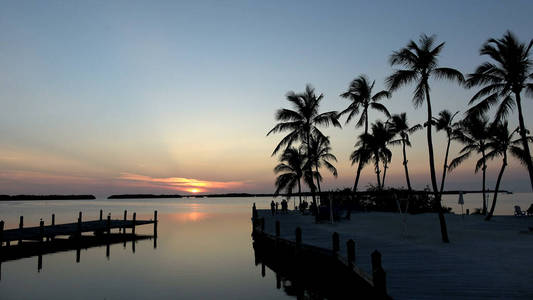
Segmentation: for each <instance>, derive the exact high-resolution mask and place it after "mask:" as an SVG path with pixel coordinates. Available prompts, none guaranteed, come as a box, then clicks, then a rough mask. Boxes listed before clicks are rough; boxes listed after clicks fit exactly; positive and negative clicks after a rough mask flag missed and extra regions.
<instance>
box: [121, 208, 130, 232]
mask: <svg viewBox="0 0 533 300" xmlns="http://www.w3.org/2000/svg"><path fill="white" fill-rule="evenodd" d="M127 219H128V211H127V210H124V226H123V227H122V228H121V229H122V233H123V234H126V220H127Z"/></svg>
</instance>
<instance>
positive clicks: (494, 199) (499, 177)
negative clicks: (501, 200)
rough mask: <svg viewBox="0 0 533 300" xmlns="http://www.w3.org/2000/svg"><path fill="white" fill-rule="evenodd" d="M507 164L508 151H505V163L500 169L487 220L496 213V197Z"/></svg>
mask: <svg viewBox="0 0 533 300" xmlns="http://www.w3.org/2000/svg"><path fill="white" fill-rule="evenodd" d="M506 166H507V151H506V152H504V153H503V163H502V168H501V169H500V173H499V174H498V180H496V187H495V188H494V196H493V198H492V205H491V207H490V212H489V214H488V215H487V217H485V221H489V220H490V218H492V215H493V214H494V208H495V207H496V199H497V198H498V191H499V190H500V182H501V180H502V177H503V171H505V167H506Z"/></svg>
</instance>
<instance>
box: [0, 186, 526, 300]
mask: <svg viewBox="0 0 533 300" xmlns="http://www.w3.org/2000/svg"><path fill="white" fill-rule="evenodd" d="M500 197H501V198H499V200H498V204H497V208H496V214H500V215H510V214H512V213H513V206H514V205H520V206H521V207H522V209H526V208H527V207H529V205H530V204H531V203H533V193H516V194H512V195H503V194H502V195H500ZM271 199H272V198H267V197H265V198H219V199H217V198H198V199H195V198H183V199H162V200H160V199H138V200H89V201H15V202H0V219H2V220H4V221H5V222H6V229H9V228H16V227H17V226H18V222H19V216H21V215H22V216H24V224H25V226H37V225H38V224H39V220H40V219H41V218H42V219H43V220H44V221H45V223H46V224H49V223H50V220H51V215H52V213H55V215H56V223H57V224H60V223H66V222H75V220H76V219H77V215H78V212H79V211H82V212H83V218H84V220H92V219H97V218H98V215H99V210H100V209H103V210H104V215H107V213H111V214H112V216H113V217H114V218H122V215H123V211H124V210H127V211H128V214H129V215H128V216H129V218H131V213H132V212H137V218H138V219H151V218H152V217H153V211H154V210H158V212H159V226H158V239H157V248H154V242H153V240H139V241H137V242H136V243H135V251H133V245H132V242H127V244H126V246H123V245H122V244H115V245H111V246H110V253H109V258H108V257H107V256H106V247H105V246H102V247H95V248H89V249H82V250H81V257H80V262H79V263H76V251H68V252H60V253H54V254H47V255H44V256H43V257H42V269H41V270H40V271H38V268H37V265H38V258H37V257H31V258H24V259H19V260H15V261H7V262H3V263H2V264H1V265H0V267H1V268H0V272H1V280H0V299H125V298H129V299H146V298H158V299H163V298H165V299H170V298H172V299H174V298H180V299H193V298H196V299H213V298H224V299H250V298H256V299H283V298H291V297H289V296H288V295H287V294H286V293H284V288H283V287H282V288H281V289H276V278H275V274H274V273H273V272H271V271H270V270H269V269H268V268H267V270H266V274H265V277H262V276H261V266H255V263H254V252H253V249H252V240H251V238H250V233H251V223H250V216H251V205H252V203H253V202H256V203H257V206H258V208H267V207H268V204H269V202H270V201H271ZM464 199H465V205H464V209H466V208H469V209H470V210H471V211H472V210H473V209H474V208H476V207H481V201H482V197H481V195H480V194H468V195H465V198H464ZM491 199H492V195H491ZM279 200H280V199H279V198H278V201H279ZM457 200H458V197H457V196H446V197H445V198H444V204H445V205H447V206H449V207H452V208H453V211H454V212H458V213H460V212H461V207H460V205H458V204H457ZM289 207H291V208H292V202H291V203H290V204H289ZM152 232H153V226H152V225H146V226H140V227H138V229H137V233H138V234H152Z"/></svg>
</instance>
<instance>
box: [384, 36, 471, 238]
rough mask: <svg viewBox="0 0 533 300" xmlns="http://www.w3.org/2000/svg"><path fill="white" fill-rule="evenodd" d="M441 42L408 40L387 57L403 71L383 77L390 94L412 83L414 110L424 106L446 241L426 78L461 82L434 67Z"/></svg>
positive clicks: (433, 180) (450, 72)
mask: <svg viewBox="0 0 533 300" xmlns="http://www.w3.org/2000/svg"><path fill="white" fill-rule="evenodd" d="M443 47H444V43H440V44H439V45H437V46H435V36H427V35H425V34H423V35H421V36H420V39H419V41H418V44H417V43H415V42H414V41H410V42H409V43H408V44H407V46H406V47H405V48H402V49H400V50H398V51H395V52H393V54H392V55H391V57H390V64H391V65H392V66H395V65H399V66H403V67H405V68H406V69H400V70H395V71H394V73H393V74H392V75H390V76H389V77H388V78H387V86H388V88H389V90H390V91H395V90H397V89H399V88H401V87H402V86H404V85H407V84H409V83H416V88H415V92H414V96H413V103H414V105H415V108H418V107H420V106H421V105H422V104H423V103H424V101H425V102H426V105H427V123H426V124H427V140H428V154H429V170H430V175H431V185H432V186H433V192H434V193H435V203H436V207H437V210H438V213H439V221H440V230H441V235H442V241H443V242H445V243H448V242H449V239H448V231H447V229H446V220H445V219H444V214H443V212H442V206H441V203H440V193H439V190H438V187H437V177H436V176H435V159H434V155H433V140H432V137H431V121H432V119H433V115H432V112H431V99H430V95H429V78H430V77H431V76H433V77H435V78H437V79H448V80H456V81H457V82H459V83H462V82H463V81H464V78H463V75H462V74H461V72H459V71H457V70H455V69H452V68H442V67H438V59H437V57H438V55H439V54H440V52H441V51H442V49H443Z"/></svg>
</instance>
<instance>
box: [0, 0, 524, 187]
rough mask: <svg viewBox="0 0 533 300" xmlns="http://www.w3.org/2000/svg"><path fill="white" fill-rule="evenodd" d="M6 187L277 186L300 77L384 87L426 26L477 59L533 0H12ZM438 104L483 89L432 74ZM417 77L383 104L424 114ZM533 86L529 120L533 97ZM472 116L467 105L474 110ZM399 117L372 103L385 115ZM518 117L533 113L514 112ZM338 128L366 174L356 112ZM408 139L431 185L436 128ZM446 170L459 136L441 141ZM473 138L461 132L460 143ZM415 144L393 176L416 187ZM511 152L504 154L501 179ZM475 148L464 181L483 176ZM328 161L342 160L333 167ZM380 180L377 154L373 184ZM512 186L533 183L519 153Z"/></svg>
mask: <svg viewBox="0 0 533 300" xmlns="http://www.w3.org/2000/svg"><path fill="white" fill-rule="evenodd" d="M0 7H1V9H0V104H1V108H2V109H1V110H0V194H22V193H26V194H70V193H88V194H95V195H99V196H105V195H109V194H116V193H181V194H186V193H197V192H200V193H227V192H264V193H270V192H273V191H274V180H275V174H274V173H273V170H272V169H273V168H274V166H275V165H276V163H277V157H275V156H274V157H271V153H272V150H273V149H274V147H275V146H276V144H277V143H278V142H279V141H280V139H281V138H282V137H283V135H282V134H277V135H270V136H268V137H267V136H266V133H267V132H268V131H269V130H270V129H271V128H272V127H273V126H274V125H275V124H276V121H275V119H274V113H275V111H276V110H277V109H279V108H281V107H288V102H287V101H286V99H285V95H286V93H287V92H288V91H295V92H301V91H303V90H304V89H305V85H306V84H312V85H313V86H314V87H315V88H316V91H317V93H323V94H324V100H323V102H322V107H321V110H322V111H331V110H334V111H340V110H343V109H344V108H345V107H346V106H348V104H349V102H348V101H347V100H346V99H343V98H340V97H339V94H341V93H342V92H344V91H345V90H346V89H347V87H348V84H349V83H350V81H351V80H352V79H354V78H355V77H357V76H359V75H360V74H366V75H367V76H368V77H369V78H370V79H372V80H375V81H376V89H377V90H381V89H384V88H385V86H384V80H385V78H386V77H387V76H388V75H390V74H391V73H392V71H393V68H392V67H391V66H390V65H389V63H388V58H389V56H390V55H391V53H392V51H395V50H398V49H400V48H402V47H404V46H405V45H406V44H407V42H408V41H409V40H411V39H417V38H418V37H419V35H420V34H422V33H426V34H436V35H437V40H438V41H444V42H446V44H445V48H444V50H443V51H442V53H441V56H440V58H439V62H440V65H441V66H446V67H454V68H457V69H458V70H460V71H461V72H463V73H465V74H466V73H471V72H473V71H474V69H475V67H476V66H477V65H479V64H480V63H481V62H483V61H485V60H486V59H485V58H483V57H480V56H479V48H480V47H481V45H482V44H483V43H484V42H485V41H486V40H487V39H488V38H490V37H495V38H499V37H501V36H502V35H503V34H504V33H505V31H506V30H511V31H512V32H513V33H515V34H516V35H517V36H518V37H519V39H520V40H521V41H523V42H526V41H529V40H530V39H531V38H533V36H532V33H531V28H532V27H533V20H532V19H531V17H530V12H531V11H532V10H533V2H531V1H473V0H472V1H346V2H344V1H190V2H181V1H84V2H79V1H1V2H0ZM431 88H432V91H431V96H432V99H433V100H432V101H433V111H434V112H435V113H436V112H438V111H440V110H442V109H449V110H450V111H452V112H453V111H461V112H464V111H465V110H466V109H467V103H468V100H469V99H470V97H471V96H472V95H473V94H474V92H475V90H466V89H464V88H462V87H460V86H457V85H456V84H454V83H449V82H444V81H432V82H431ZM412 89H413V88H412V87H411V86H408V87H405V88H402V89H401V90H399V91H398V92H395V93H394V94H393V95H392V97H391V98H390V99H388V100H385V101H384V102H383V103H384V104H385V105H386V106H387V107H388V109H389V111H390V112H391V113H401V112H406V113H407V115H408V119H409V121H410V123H411V124H416V123H420V122H423V121H424V119H425V118H426V117H425V114H426V110H425V109H426V107H425V106H422V107H421V108H419V109H415V108H414V106H413V105H412V102H411V98H412ZM531 100H532V99H531V98H526V99H524V100H523V102H524V105H523V106H524V115H525V116H526V126H528V127H529V128H531V126H533V124H532V123H533V121H531V120H530V119H529V118H528V117H527V116H529V115H531V113H532V112H533V102H532V101H531ZM460 116H462V114H460ZM384 118H385V117H384V116H383V115H380V114H379V113H376V112H371V113H370V120H371V121H373V120H376V119H381V120H384ZM509 120H510V124H511V125H512V126H515V125H516V124H517V115H516V113H513V114H511V115H510V116H509ZM344 121H345V120H344V118H343V119H342V123H343V128H342V129H338V128H327V129H324V132H325V133H326V134H327V135H328V136H330V138H331V145H332V148H333V151H332V153H333V154H334V155H336V157H337V159H338V162H337V163H336V167H337V169H338V171H339V176H338V178H333V177H332V176H331V175H326V176H324V182H323V183H322V186H323V187H324V189H337V188H345V187H351V186H352V185H353V181H354V178H355V169H356V168H355V166H352V165H351V163H350V161H349V156H350V153H351V152H352V151H353V146H354V144H355V141H356V137H357V136H358V134H360V133H361V132H362V129H356V128H355V124H353V123H350V124H346V125H345V124H344ZM412 143H413V147H412V148H411V149H409V150H408V159H409V167H410V173H411V176H412V179H411V180H412V182H413V185H414V187H415V188H423V187H425V186H426V185H429V184H430V179H429V167H428V157H427V143H426V140H425V132H422V131H420V132H418V133H415V134H414V136H413V137H412ZM434 144H435V149H436V164H437V174H438V178H440V174H441V172H442V164H443V156H444V149H445V134H444V133H442V132H439V133H437V134H436V138H435V140H434ZM459 149H460V145H452V148H451V154H450V155H451V157H455V156H457V153H458V150H459ZM401 161H402V158H401V152H400V149H399V148H397V149H394V152H393V158H392V164H391V168H390V169H389V170H388V175H387V176H388V177H387V185H391V186H398V187H399V186H405V177H404V175H403V166H402V164H401ZM499 165H500V162H499V161H494V162H491V163H490V164H489V168H488V186H489V187H492V186H493V185H494V182H495V178H496V176H497V172H498V169H499ZM473 169H474V167H473V160H472V161H469V162H467V163H465V164H464V165H462V166H461V167H459V168H458V169H456V170H455V171H454V172H453V173H452V174H450V175H449V179H448V180H447V184H446V186H447V187H448V188H464V189H479V188H480V186H481V175H480V174H474V172H473ZM324 172H326V171H324ZM368 184H375V175H374V173H373V170H372V168H371V167H367V168H366V169H365V170H364V171H363V173H362V178H361V182H360V185H361V186H362V187H365V186H368ZM503 188H505V189H509V190H512V191H526V192H530V191H531V190H530V186H529V179H528V178H527V172H526V171H525V169H524V168H523V167H522V166H520V165H519V163H517V162H516V161H514V160H511V163H510V167H509V168H508V170H507V171H506V173H505V175H504V179H503Z"/></svg>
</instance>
